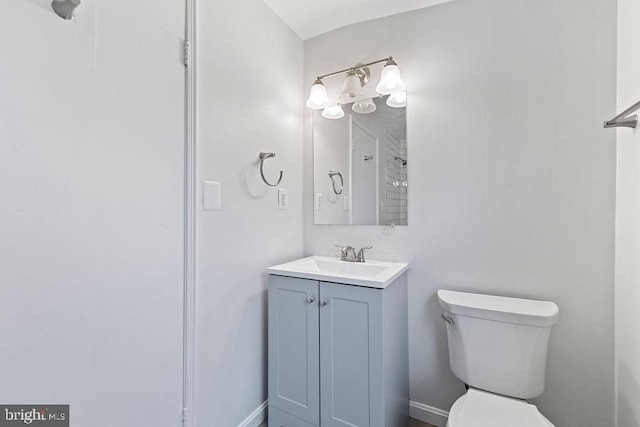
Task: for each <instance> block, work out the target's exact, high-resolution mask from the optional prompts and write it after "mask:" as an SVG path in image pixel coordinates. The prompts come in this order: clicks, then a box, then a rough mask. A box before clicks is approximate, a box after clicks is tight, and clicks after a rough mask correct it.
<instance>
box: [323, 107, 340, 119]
mask: <svg viewBox="0 0 640 427" xmlns="http://www.w3.org/2000/svg"><path fill="white" fill-rule="evenodd" d="M322 117H324V118H325V119H332V120H335V119H341V118H343V117H344V111H343V110H342V105H340V104H336V105H332V106H331V107H327V108H325V109H324V110H322Z"/></svg>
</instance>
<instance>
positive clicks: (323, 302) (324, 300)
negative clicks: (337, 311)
mask: <svg viewBox="0 0 640 427" xmlns="http://www.w3.org/2000/svg"><path fill="white" fill-rule="evenodd" d="M327 304H329V301H327V300H326V299H324V298H322V299H321V300H320V305H323V306H324V305H327Z"/></svg>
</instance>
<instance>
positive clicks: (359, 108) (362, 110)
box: [351, 98, 378, 114]
mask: <svg viewBox="0 0 640 427" xmlns="http://www.w3.org/2000/svg"><path fill="white" fill-rule="evenodd" d="M376 108H378V107H377V106H376V103H375V102H373V99H371V98H366V99H361V100H359V101H356V102H354V103H353V106H352V107H351V109H352V110H353V111H355V112H356V113H359V114H369V113H373V112H374V111H376Z"/></svg>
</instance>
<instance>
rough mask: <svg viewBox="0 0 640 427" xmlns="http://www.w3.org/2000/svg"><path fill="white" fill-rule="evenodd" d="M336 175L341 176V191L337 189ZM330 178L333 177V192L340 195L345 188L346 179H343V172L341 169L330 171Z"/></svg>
mask: <svg viewBox="0 0 640 427" xmlns="http://www.w3.org/2000/svg"><path fill="white" fill-rule="evenodd" d="M334 176H339V177H340V191H338V189H336V180H335V179H334V178H333V177H334ZM329 179H331V185H332V186H333V192H334V193H336V194H338V195H340V194H342V191H343V190H344V179H342V174H341V173H340V171H329Z"/></svg>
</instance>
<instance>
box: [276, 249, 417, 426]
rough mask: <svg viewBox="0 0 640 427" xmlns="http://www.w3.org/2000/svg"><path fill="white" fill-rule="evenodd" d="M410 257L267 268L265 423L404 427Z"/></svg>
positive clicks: (320, 261)
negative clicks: (401, 260)
mask: <svg viewBox="0 0 640 427" xmlns="http://www.w3.org/2000/svg"><path fill="white" fill-rule="evenodd" d="M407 268H408V265H407V264H406V263H389V262H376V261H367V262H366V263H351V262H344V261H339V260H338V259H335V258H326V257H309V258H304V259H302V260H298V261H294V262H291V263H287V264H282V265H279V266H275V267H270V268H269V269H268V273H269V427H311V426H322V427H330V426H358V427H367V426H371V427H373V426H378V427H383V426H386V427H396V426H401V425H406V422H407V417H408V410H409V371H408V342H407V341H408V338H407V334H408V332H407V329H408V326H407V321H408V320H407V280H406V270H407Z"/></svg>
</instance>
